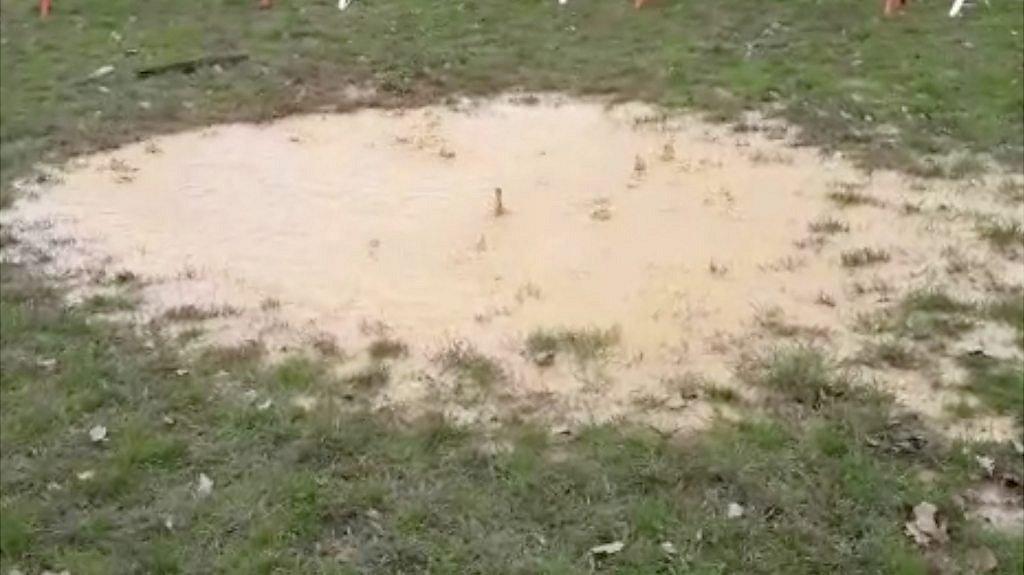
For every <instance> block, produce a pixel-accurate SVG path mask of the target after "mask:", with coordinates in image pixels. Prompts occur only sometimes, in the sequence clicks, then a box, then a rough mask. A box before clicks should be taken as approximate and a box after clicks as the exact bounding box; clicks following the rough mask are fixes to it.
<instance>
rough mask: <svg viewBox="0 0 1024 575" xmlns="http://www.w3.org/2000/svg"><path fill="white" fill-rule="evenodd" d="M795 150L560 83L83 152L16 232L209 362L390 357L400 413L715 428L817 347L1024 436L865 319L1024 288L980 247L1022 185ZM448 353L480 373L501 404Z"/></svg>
mask: <svg viewBox="0 0 1024 575" xmlns="http://www.w3.org/2000/svg"><path fill="white" fill-rule="evenodd" d="M797 136H798V135H797V134H796V131H795V129H792V128H788V127H786V126H784V125H781V124H779V123H778V122H768V121H764V120H761V119H759V118H757V117H753V116H751V117H749V118H748V119H747V121H745V122H743V123H742V124H740V125H739V126H732V127H729V126H723V125H712V124H708V123H705V122H702V121H699V120H696V119H694V118H691V117H679V116H668V115H666V114H665V113H663V112H661V111H660V110H658V109H656V108H653V107H651V106H647V105H639V104H625V105H614V106H613V105H610V104H608V103H606V102H603V101H599V100H578V99H570V98H568V97H562V96H556V95H523V94H517V95H506V96H503V97H499V98H494V99H487V100H468V99H467V100H463V101H461V102H460V103H459V104H457V105H454V106H449V107H426V108H419V109H409V110H400V111H380V110H363V111H358V112H354V113H350V114H339V115H322V114H318V115H305V116H297V117H292V118H287V119H283V120H280V121H276V122H272V123H268V124H260V125H249V124H231V125H222V126H213V127H210V128H206V129H202V130H198V131H192V132H185V133H179V134H173V135H167V136H159V137H155V138H152V139H149V140H146V141H142V142H139V143H137V144H133V145H129V146H126V147H123V148H120V149H116V150H113V151H110V152H104V153H99V154H95V155H92V156H87V157H81V158H78V159H75V160H73V161H72V162H70V163H69V164H68V165H66V166H62V167H60V168H58V169H55V170H51V171H49V172H46V173H48V174H49V175H48V176H44V177H37V178H34V179H32V180H31V181H23V182H21V183H20V184H19V185H20V186H21V189H22V192H23V195H24V196H25V197H24V199H23V200H21V201H19V202H18V203H17V204H16V205H15V206H14V208H13V209H11V210H8V211H5V212H4V214H3V219H4V225H5V228H6V229H8V230H11V231H12V233H13V234H15V235H16V236H17V237H18V238H19V240H20V241H19V243H18V244H17V246H15V247H14V248H12V250H13V251H14V253H15V255H13V256H12V257H14V258H15V261H16V260H17V257H18V256H17V253H18V252H21V254H22V256H26V254H27V253H28V252H33V251H34V252H36V253H38V252H40V251H44V252H47V253H49V254H50V256H51V258H50V259H49V263H48V264H47V265H48V267H49V271H51V272H53V273H57V274H60V275H62V276H65V277H72V278H77V279H76V280H75V281H76V282H77V285H78V286H79V289H78V291H77V292H76V293H77V295H76V296H75V297H78V298H80V299H84V298H88V297H91V296H95V295H96V294H98V293H103V292H104V290H108V289H109V279H110V278H112V277H115V276H117V275H125V272H130V275H131V276H132V277H134V278H137V279H138V280H139V288H138V289H139V293H140V294H141V301H142V306H141V307H139V308H138V310H137V311H135V312H133V314H134V316H135V317H133V319H134V320H136V321H138V322H139V323H146V322H152V321H160V322H163V323H166V324H168V325H170V326H171V327H172V328H173V329H176V330H178V332H179V333H180V332H183V331H186V330H191V332H192V333H197V330H199V329H201V330H202V331H203V335H202V336H201V337H199V338H198V339H197V340H196V341H195V345H196V347H197V349H201V348H203V347H205V346H209V345H218V346H230V345H239V344H242V343H244V342H246V341H248V340H255V341H257V342H258V343H259V344H260V345H263V346H266V347H267V348H268V349H270V350H271V351H273V352H274V355H275V356H276V357H278V358H281V357H284V356H288V355H291V354H294V353H307V352H310V350H311V349H314V348H318V347H319V348H323V347H325V346H326V347H329V348H330V349H332V350H335V351H337V350H340V353H337V354H336V355H337V356H338V357H339V358H340V359H339V360H338V361H336V362H334V363H335V368H336V369H337V371H338V374H339V377H346V376H351V375H352V374H354V373H361V372H365V371H366V370H367V369H369V368H370V366H371V365H376V363H377V360H379V359H380V357H378V356H379V355H381V354H380V353H378V352H376V351H374V350H375V349H381V348H380V347H379V346H380V345H382V344H381V342H391V343H392V344H393V345H392V347H393V353H391V352H387V351H386V350H385V353H384V354H383V355H387V356H388V358H387V366H388V369H389V375H390V377H389V378H388V382H387V384H386V385H384V386H383V387H381V388H380V389H377V390H376V392H375V394H374V397H373V400H372V401H373V403H374V405H375V406H377V407H381V408H384V407H386V408H388V409H397V410H404V411H411V412H417V411H422V410H423V409H424V408H429V409H437V408H441V409H444V410H445V411H446V412H447V413H448V414H449V415H451V416H452V417H453V418H454V419H456V420H460V421H496V420H504V419H507V418H510V417H523V416H525V417H531V418H533V417H540V418H542V419H544V420H547V421H555V422H565V423H571V424H576V423H583V422H604V421H609V420H613V419H616V418H620V417H623V416H625V417H627V418H631V419H635V420H639V421H643V422H646V423H649V424H651V425H653V426H655V427H656V428H658V429H661V430H668V431H676V430H680V429H692V428H695V427H701V426H704V425H705V424H707V423H709V422H710V421H711V420H712V419H713V418H715V417H717V416H720V415H729V414H730V413H731V412H732V410H731V409H730V405H729V403H730V402H732V401H738V402H747V401H756V400H757V399H758V397H757V392H756V391H755V390H753V389H751V388H750V387H749V386H745V385H744V384H743V382H742V381H740V380H739V378H737V376H736V375H735V374H736V373H737V366H742V365H743V364H744V362H748V361H750V360H751V358H752V357H753V356H755V355H756V354H758V353H762V352H763V350H764V349H766V348H770V347H771V346H772V345H776V344H778V343H779V342H793V341H797V342H803V343H806V344H807V345H813V346H817V347H821V348H823V349H827V350H828V351H829V353H830V354H834V355H835V356H836V357H837V358H839V360H840V363H842V364H843V365H845V366H846V367H847V368H848V369H850V370H852V371H856V372H857V374H858V376H859V377H860V378H861V379H862V380H864V381H874V382H877V383H878V384H879V385H881V386H882V387H883V388H884V389H886V390H887V391H891V392H892V393H894V394H895V396H896V397H897V399H898V401H899V402H900V403H902V404H903V405H904V406H906V407H908V408H911V409H912V410H914V411H917V412H919V413H921V414H923V415H925V416H926V417H927V418H928V419H929V420H930V421H932V422H933V423H934V424H935V427H937V428H939V429H942V430H944V431H946V432H948V433H951V434H953V435H964V434H967V435H970V436H972V437H981V438H986V439H999V440H1001V439H1007V438H1010V437H1012V435H1013V424H1012V420H1011V419H1010V418H1008V417H987V416H986V417H983V418H980V419H974V420H971V421H969V422H962V421H961V422H957V423H954V422H951V421H949V420H948V418H947V417H946V415H947V414H946V413H945V411H946V408H947V407H948V406H949V405H950V404H951V403H955V402H958V401H964V396H963V394H962V393H961V392H960V391H958V390H957V389H956V385H955V384H956V383H957V382H958V381H959V380H960V379H962V378H963V377H964V375H963V370H962V369H960V368H959V367H958V366H957V365H956V364H955V363H953V362H951V361H949V360H942V359H939V358H938V356H935V355H930V354H931V353H932V352H933V351H934V350H929V349H919V350H915V353H916V354H920V355H922V356H923V357H926V358H927V357H931V358H933V359H929V360H925V361H924V362H923V363H924V365H925V367H923V368H917V369H904V368H903V366H895V367H894V366H892V365H888V364H885V363H884V362H883V363H881V364H879V363H878V362H872V361H869V360H865V359H864V357H863V349H864V348H865V346H866V345H868V344H870V343H871V342H872V341H874V340H875V339H877V335H876V334H873V333H871V332H870V330H865V329H863V327H864V324H865V323H866V322H868V321H869V320H870V319H871V318H872V317H876V316H877V315H878V314H883V315H884V314H885V313H887V310H890V309H891V308H892V306H893V305H895V303H896V302H899V301H900V300H901V299H903V298H904V297H906V296H907V295H908V294H911V293H915V292H921V291H927V290H931V289H939V288H941V289H943V290H945V291H947V292H951V293H952V294H954V295H955V297H956V298H957V299H959V300H963V301H982V300H985V299H987V298H989V297H991V296H992V295H993V294H999V293H1001V292H1003V291H1005V290H1007V289H1011V288H1012V286H1018V285H1021V284H1022V283H1024V267H1022V266H1021V260H1020V257H1021V254H1020V253H1019V249H1018V248H1017V246H1016V245H1010V246H1009V247H1006V246H1003V247H1002V248H999V247H998V246H997V247H994V246H993V244H992V242H989V241H986V239H985V238H984V237H983V236H984V234H983V233H981V232H979V230H980V229H988V228H985V226H990V227H991V226H1001V227H1000V228H999V229H1010V230H1013V229H1019V226H1021V225H1022V220H1024V217H1021V216H1022V214H1021V213H1020V211H1019V210H1017V211H1016V212H1014V210H1008V209H1007V207H1008V206H1010V205H1013V201H1014V200H1013V199H1011V198H1007V197H1006V196H1005V195H1001V194H1000V193H999V192H998V191H997V190H1000V189H1008V188H1007V187H1008V186H1009V187H1011V188H1012V187H1015V186H1019V185H1020V182H1019V178H1015V177H1013V176H1005V175H998V174H993V175H990V176H986V177H978V178H973V179H961V180H937V179H918V178H914V177H911V176H907V175H903V174H897V173H895V172H883V171H875V172H873V173H866V172H863V171H861V170H859V169H857V168H855V167H853V166H852V165H851V164H850V163H849V162H847V161H846V160H845V159H844V158H843V157H842V156H841V155H840V154H826V153H823V152H822V151H820V150H818V149H815V148H809V147H797V146H796V145H795V144H794V142H795V141H796V139H797ZM498 188H500V190H501V192H500V197H501V206H500V207H499V206H497V205H496V201H497V199H496V191H495V190H496V189H498ZM1018 207H1019V206H1018ZM1014 226H1016V227H1014ZM1014 338H1015V333H1014V331H1013V330H1012V329H1011V328H1007V327H1004V326H1001V325H999V324H994V323H984V322H982V323H978V324H976V325H974V326H973V327H972V328H971V329H969V330H965V331H964V332H963V333H960V334H958V335H957V338H956V340H955V341H952V342H950V345H951V346H953V347H954V348H955V349H962V351H964V352H967V353H970V352H978V350H981V353H984V354H988V355H992V356H995V357H999V358H1001V359H1013V358H1017V359H1019V358H1020V351H1019V349H1018V348H1017V346H1016V344H1015V340H1014ZM582 343H586V346H583V345H581V344H582ZM375 345H376V346H378V347H375ZM583 347H586V349H582V348H583ZM453 356H457V357H460V358H463V359H465V358H466V357H472V358H481V359H480V361H481V362H482V363H480V362H478V364H479V365H485V366H487V368H486V369H485V370H484V371H485V373H484V375H483V376H479V377H477V376H474V375H473V374H470V375H471V376H472V377H470V378H469V379H471V380H473V384H474V385H476V386H477V387H480V388H486V389H485V390H484V392H483V393H481V392H480V390H471V391H468V392H467V389H466V388H467V386H466V382H465V381H464V379H465V378H463V377H461V375H460V373H461V372H460V371H459V369H457V368H453V365H454V364H453V363H452V362H451V361H446V359H445V358H451V357H453ZM455 363H456V364H457V363H458V362H455ZM456 367H457V366H456ZM739 371H740V372H742V370H739ZM680 374H683V375H682V376H680ZM693 386H697V387H701V388H704V389H708V388H712V389H718V390H719V393H718V395H719V396H721V395H723V394H724V395H725V396H726V397H728V398H730V401H725V402H722V401H717V402H716V401H714V400H713V396H715V394H714V393H711V394H707V393H705V394H694V393H691V391H692V390H688V388H690V387H693ZM723 390H724V391H723ZM709 396H711V397H712V399H709ZM315 400H316V398H301V397H300V398H297V400H296V401H298V402H299V403H300V404H301V403H302V402H307V403H308V402H309V401H315Z"/></svg>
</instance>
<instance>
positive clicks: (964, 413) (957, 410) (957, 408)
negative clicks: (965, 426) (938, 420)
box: [942, 399, 978, 420]
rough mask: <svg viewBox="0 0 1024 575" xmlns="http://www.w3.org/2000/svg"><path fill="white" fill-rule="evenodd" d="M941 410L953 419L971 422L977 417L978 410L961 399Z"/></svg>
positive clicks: (944, 406)
mask: <svg viewBox="0 0 1024 575" xmlns="http://www.w3.org/2000/svg"><path fill="white" fill-rule="evenodd" d="M942 409H943V411H945V412H946V413H948V414H949V415H950V416H951V417H953V418H954V419H960V420H971V419H974V418H975V417H977V416H978V408H977V407H975V406H974V405H972V404H971V403H970V402H967V401H964V400H963V399H961V400H959V401H956V402H951V403H947V404H945V405H943V406H942Z"/></svg>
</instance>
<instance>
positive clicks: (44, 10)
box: [39, 0, 53, 18]
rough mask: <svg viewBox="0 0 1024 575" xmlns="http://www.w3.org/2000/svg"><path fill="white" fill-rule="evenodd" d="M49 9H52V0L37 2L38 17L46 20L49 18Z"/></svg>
mask: <svg viewBox="0 0 1024 575" xmlns="http://www.w3.org/2000/svg"><path fill="white" fill-rule="evenodd" d="M51 8H53V0H39V17H40V18H46V17H47V16H49V15H50V9H51Z"/></svg>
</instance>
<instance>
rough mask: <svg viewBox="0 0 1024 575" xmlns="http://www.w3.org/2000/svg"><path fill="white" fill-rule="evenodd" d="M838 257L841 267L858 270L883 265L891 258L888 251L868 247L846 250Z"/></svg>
mask: <svg viewBox="0 0 1024 575" xmlns="http://www.w3.org/2000/svg"><path fill="white" fill-rule="evenodd" d="M839 257H840V261H841V262H842V264H843V266H844V267H848V268H858V267H864V266H870V265H875V264H880V263H885V262H887V261H889V259H890V258H891V256H890V255H889V252H888V251H886V250H883V249H880V248H870V247H864V248H858V249H855V250H847V251H844V252H843V253H842V254H840V256H839Z"/></svg>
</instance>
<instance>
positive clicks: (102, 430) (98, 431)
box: [89, 425, 107, 443]
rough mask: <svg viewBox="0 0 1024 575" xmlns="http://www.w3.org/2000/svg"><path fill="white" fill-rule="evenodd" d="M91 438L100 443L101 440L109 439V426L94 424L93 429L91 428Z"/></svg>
mask: <svg viewBox="0 0 1024 575" xmlns="http://www.w3.org/2000/svg"><path fill="white" fill-rule="evenodd" d="M89 439H91V440H92V442H93V443H99V442H101V441H106V440H107V428H106V426H103V425H94V426H92V429H90V430H89Z"/></svg>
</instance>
